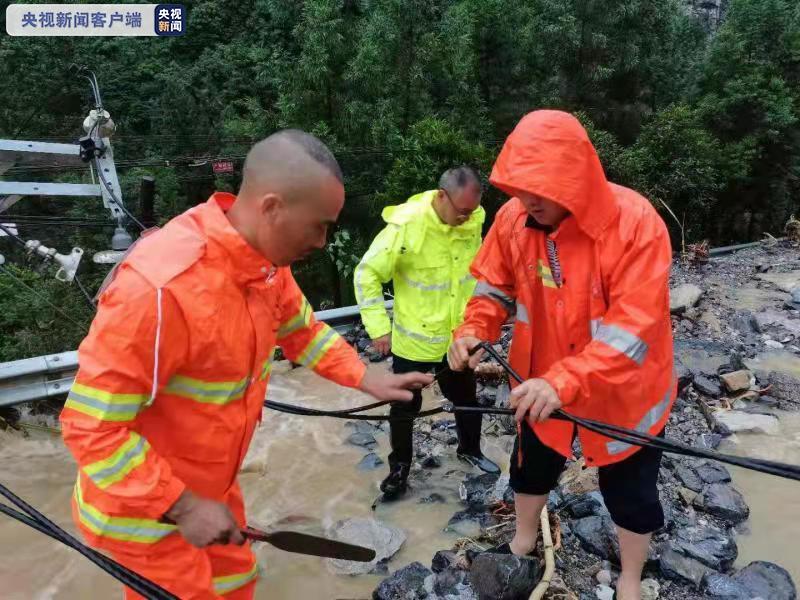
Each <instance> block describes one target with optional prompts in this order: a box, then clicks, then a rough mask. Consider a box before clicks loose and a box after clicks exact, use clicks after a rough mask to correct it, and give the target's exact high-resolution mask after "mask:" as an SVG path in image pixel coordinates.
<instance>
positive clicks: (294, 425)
mask: <svg viewBox="0 0 800 600" xmlns="http://www.w3.org/2000/svg"><path fill="white" fill-rule="evenodd" d="M281 366H282V367H283V369H281ZM286 370H287V369H286V366H285V365H280V366H276V373H275V375H274V376H273V379H272V383H271V385H270V399H274V400H278V401H282V402H290V403H295V404H301V405H304V406H310V407H314V408H332V409H333V408H345V407H348V406H353V405H356V404H363V403H367V402H369V401H370V400H369V398H368V397H366V396H364V395H363V394H361V393H359V392H357V391H354V390H349V389H345V388H341V387H339V386H336V385H335V384H332V383H330V382H327V381H325V380H322V379H321V378H319V377H317V376H316V375H314V374H313V373H310V372H309V371H306V370H305V369H297V370H294V371H291V372H288V373H287V372H286ZM431 402H433V398H432V394H431V393H430V392H427V401H426V405H427V404H430V403H431ZM344 423H345V421H343V420H339V419H327V418H319V417H317V418H312V417H299V416H294V415H286V414H282V413H275V412H271V411H265V412H264V420H263V422H262V424H261V427H260V428H259V430H258V431H257V433H256V436H255V438H254V441H253V444H252V446H251V448H250V452H249V454H248V456H247V458H246V460H245V463H244V465H243V469H242V474H241V477H240V481H241V484H242V487H243V489H244V493H245V497H246V500H247V508H248V515H249V518H250V520H251V522H252V523H254V524H257V525H260V526H264V527H267V528H268V527H273V528H284V529H290V528H291V529H295V530H300V531H307V532H309V533H324V530H325V527H326V526H328V525H330V524H332V523H334V522H336V521H338V520H340V519H346V518H349V517H364V516H370V515H374V516H375V517H377V518H378V519H380V520H382V521H384V522H386V523H388V524H390V525H394V526H396V527H399V528H401V529H402V530H403V531H405V533H406V535H407V536H408V539H407V540H406V542H405V544H404V545H403V547H402V548H401V550H400V552H399V553H398V554H397V555H396V556H395V557H394V558H393V559H392V561H391V563H390V568H391V569H394V568H397V567H399V566H403V565H405V564H407V563H409V562H411V561H414V560H419V561H420V562H422V563H423V564H430V559H431V557H432V556H433V554H434V553H435V552H436V551H437V550H441V549H445V548H450V547H451V546H452V544H453V543H454V541H455V540H456V539H457V536H456V535H455V534H451V533H444V532H443V529H444V528H445V526H446V525H447V522H448V520H449V519H450V517H451V516H452V514H453V512H454V511H455V510H457V506H456V505H457V503H458V482H459V481H461V479H462V478H463V475H462V473H466V472H467V470H466V468H465V467H464V466H463V465H462V464H461V463H459V462H457V461H456V460H455V456H454V449H449V450H447V451H446V452H445V454H444V455H443V456H442V457H441V458H442V463H443V464H442V466H441V467H440V468H438V469H435V470H434V471H433V474H432V476H431V478H430V479H429V482H427V483H426V484H425V486H424V487H423V486H418V489H416V490H414V491H413V492H412V493H411V494H410V497H408V498H407V499H405V500H404V501H402V502H395V503H391V504H381V505H378V507H377V509H376V511H375V512H374V513H373V511H372V510H371V505H372V503H373V502H374V500H375V499H376V497H377V496H378V494H379V491H378V483H379V482H380V480H381V479H382V477H383V476H385V473H386V469H387V467H386V465H383V466H382V467H380V468H379V469H377V470H374V471H359V470H358V469H356V465H357V464H358V462H359V461H360V460H361V458H362V456H363V455H364V453H365V451H364V450H362V449H361V448H356V447H354V446H351V445H349V444H345V443H343V441H344V440H345V439H346V437H347V436H348V435H349V434H350V433H352V429H350V428H349V427H346V426H345V425H344ZM376 438H377V440H378V443H379V447H378V448H377V449H376V450H375V452H377V453H378V454H379V455H380V456H381V457H383V458H384V460H385V458H386V455H387V452H388V450H387V448H388V435H387V434H386V433H378V434H377V435H376ZM494 439H495V438H487V439H486V441H485V442H484V450H485V452H486V454H487V455H489V456H490V457H492V458H493V459H494V460H496V461H498V462H499V463H500V464H502V465H504V467H506V470H507V463H508V459H507V455H506V452H505V450H503V449H501V448H500V447H499V446H498V445H497V444H496V442H494V441H493V440H494ZM451 448H452V447H451ZM0 461H2V465H3V469H2V475H0V481H2V483H3V484H5V485H6V486H8V487H9V488H11V489H12V490H13V491H14V492H16V493H17V494H18V495H20V496H22V497H23V498H25V499H26V500H28V501H29V502H30V503H31V504H33V505H34V506H35V507H37V508H38V509H40V510H41V511H42V512H44V513H45V514H47V515H48V516H50V517H52V518H53V519H54V520H55V521H56V522H58V523H59V524H60V525H62V526H64V527H65V528H66V529H67V530H69V531H70V532H74V527H73V526H72V521H71V518H70V508H69V499H70V494H71V492H72V486H73V484H74V477H75V465H74V462H73V461H72V458H71V456H70V455H69V453H68V452H67V451H66V449H64V447H63V445H62V444H61V440H60V439H59V438H58V437H54V436H48V435H47V434H43V433H35V434H34V435H33V436H31V437H29V438H22V437H21V436H19V435H17V434H9V433H5V432H2V431H0ZM451 471H458V473H451V476H450V477H444V475H445V474H446V473H448V472H451ZM433 492H437V493H439V494H441V495H442V496H443V497H444V498H445V499H446V503H440V504H435V503H434V504H421V503H419V500H420V499H421V498H422V497H423V496H429V495H430V494H431V493H433ZM0 547H1V548H2V549H3V560H2V561H0V589H2V592H0V597H2V598H3V599H4V600H30V599H36V600H45V599H50V598H54V599H55V598H66V599H71V598H80V599H83V598H120V597H121V588H120V586H119V584H117V582H116V581H114V580H113V579H111V578H110V577H109V576H108V575H106V574H105V573H103V572H102V571H100V570H99V569H98V568H97V567H95V566H94V565H93V564H91V563H90V562H89V561H87V560H86V559H84V558H83V557H81V556H80V555H78V554H77V553H75V552H74V551H72V550H70V549H68V548H66V547H64V546H62V545H60V544H58V543H57V542H55V541H53V540H50V539H49V538H47V537H45V536H43V535H41V534H39V533H37V532H35V531H33V530H31V529H29V528H27V527H25V526H23V525H20V524H18V523H16V522H13V521H10V520H9V519H6V518H5V517H2V516H0ZM256 554H257V557H258V562H259V564H260V566H261V567H262V569H263V576H262V578H261V580H260V582H259V584H258V588H257V589H258V592H257V597H259V598H267V597H268V598H270V600H289V599H292V600H296V599H298V598H304V599H305V598H308V599H316V598H320V599H328V598H330V599H348V600H349V599H362V598H370V597H371V595H372V590H373V589H374V588H375V586H376V585H377V584H378V582H379V581H380V580H381V578H382V577H381V576H378V575H362V576H344V575H336V574H333V573H332V572H330V571H329V570H328V567H327V564H326V561H325V560H323V559H320V558H314V557H306V556H300V555H297V554H288V553H285V552H281V551H280V550H277V549H275V548H272V547H270V546H267V545H264V544H259V545H257V546H256Z"/></svg>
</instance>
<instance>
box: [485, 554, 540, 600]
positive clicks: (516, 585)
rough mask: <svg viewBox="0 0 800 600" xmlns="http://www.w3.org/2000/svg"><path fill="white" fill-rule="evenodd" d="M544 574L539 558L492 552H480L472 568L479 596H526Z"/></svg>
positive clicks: (517, 599)
mask: <svg viewBox="0 0 800 600" xmlns="http://www.w3.org/2000/svg"><path fill="white" fill-rule="evenodd" d="M541 576H542V574H541V569H540V567H539V562H538V561H534V560H529V559H527V558H522V557H519V556H514V555H511V554H492V553H489V552H484V553H482V554H479V555H478V556H477V557H476V558H475V560H473V561H472V566H471V567H470V572H469V579H470V582H471V583H472V588H473V589H474V590H475V592H476V593H477V595H478V598H479V599H480V600H527V598H528V597H529V596H530V594H531V592H532V591H533V588H534V587H536V584H537V583H539V580H540V579H541Z"/></svg>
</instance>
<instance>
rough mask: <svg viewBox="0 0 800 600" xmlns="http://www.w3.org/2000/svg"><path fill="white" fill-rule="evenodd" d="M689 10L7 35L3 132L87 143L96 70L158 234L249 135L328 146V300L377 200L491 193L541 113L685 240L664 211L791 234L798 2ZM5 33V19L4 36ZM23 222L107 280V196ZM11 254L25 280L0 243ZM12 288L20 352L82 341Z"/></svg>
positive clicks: (126, 189) (557, 1) (627, 0)
mask: <svg viewBox="0 0 800 600" xmlns="http://www.w3.org/2000/svg"><path fill="white" fill-rule="evenodd" d="M684 5H685V3H684V2H682V1H681V0H661V1H658V2H653V1H652V0H297V1H292V2H286V1H283V0H244V1H239V2H235V1H234V0H199V1H198V2H192V3H190V4H189V5H187V6H188V11H189V17H188V26H187V32H188V33H187V35H186V36H184V37H180V38H174V39H159V38H17V37H11V36H5V37H2V38H0V80H1V81H4V82H9V85H4V86H2V87H0V137H15V138H18V139H52V140H53V141H62V142H63V141H75V140H76V139H77V138H78V137H79V136H80V135H81V134H82V130H81V127H80V125H81V122H82V119H83V117H84V116H85V114H86V111H87V110H88V109H89V108H90V107H91V105H92V98H91V94H90V92H89V87H88V85H87V82H86V80H85V79H83V78H81V77H79V76H78V75H76V73H75V71H74V70H70V65H71V64H72V63H73V62H75V63H80V64H84V65H86V66H87V67H90V68H91V69H92V70H94V71H95V72H96V74H97V76H98V79H99V81H100V84H101V87H102V92H103V100H104V104H105V106H106V108H107V109H108V110H109V111H110V112H111V114H112V116H113V118H114V120H115V121H116V123H117V125H118V130H117V133H116V134H115V136H114V138H113V139H112V142H113V144H114V150H115V156H116V160H117V165H118V171H119V175H120V182H121V186H122V190H123V196H124V198H125V201H126V203H127V204H128V206H129V207H131V209H132V210H133V211H134V212H138V210H139V207H138V202H137V197H138V186H139V181H140V179H141V177H142V176H143V175H152V176H155V178H156V181H157V197H156V210H157V213H158V217H159V222H160V223H164V222H165V221H166V220H168V219H169V218H171V217H172V216H174V215H176V214H178V213H180V212H182V211H184V210H186V209H187V208H189V207H191V206H193V205H195V204H197V203H199V202H202V201H204V200H205V199H206V198H207V197H208V195H209V194H210V193H211V192H212V191H213V190H215V189H218V190H227V191H235V190H236V189H237V186H238V184H239V177H240V176H241V175H240V168H241V164H242V160H243V158H244V156H245V155H246V153H247V151H248V149H249V148H250V146H251V145H252V144H253V142H254V141H256V140H258V139H261V138H263V137H265V136H266V135H269V134H270V133H271V132H273V131H275V130H276V129H279V128H282V127H298V128H302V129H305V130H308V131H312V132H314V133H315V134H317V135H318V136H320V137H321V138H322V139H323V140H325V141H326V143H328V144H329V145H330V146H331V148H332V149H333V150H334V152H335V153H336V155H337V157H338V159H339V161H340V163H341V165H342V168H343V170H344V173H345V179H346V181H345V184H346V191H347V201H346V204H345V209H344V211H343V212H342V215H341V218H340V223H339V226H338V228H337V229H336V231H333V232H332V237H331V245H330V246H329V247H328V249H327V251H323V252H319V253H317V254H316V255H315V256H314V257H312V258H311V259H309V260H306V261H304V262H303V263H302V264H298V265H297V266H296V268H295V272H296V274H297V277H298V279H299V280H300V282H301V285H302V286H303V287H304V289H305V290H306V292H307V295H308V296H309V298H310V300H311V301H312V303H313V304H315V305H316V306H321V305H323V304H325V305H330V304H341V303H349V302H352V297H351V296H350V293H351V292H350V288H351V281H350V280H349V278H350V277H351V276H352V274H351V269H352V263H353V261H354V259H353V257H354V256H355V257H357V256H359V255H360V253H361V252H363V251H364V250H365V249H366V247H367V245H368V244H369V242H370V239H371V236H372V235H374V233H375V232H376V231H377V230H378V229H379V228H380V226H381V221H380V218H379V215H380V211H381V209H382V208H383V207H384V206H385V205H387V204H395V203H398V202H402V201H404V200H405V199H406V198H407V197H409V196H410V195H412V194H414V193H417V192H419V191H422V190H426V189H431V188H433V187H435V186H436V181H437V179H438V177H439V174H440V173H441V172H442V171H443V170H444V169H445V168H447V167H450V166H454V165H457V164H470V165H473V166H475V167H476V168H478V169H479V170H480V172H481V176H482V177H483V178H484V180H486V178H487V177H488V175H489V172H490V170H491V165H492V162H493V159H494V156H496V153H497V150H498V148H499V146H500V144H501V143H502V140H503V139H504V138H505V137H506V136H507V135H508V133H509V132H510V130H511V129H512V128H513V127H514V125H515V124H516V123H517V122H518V121H519V119H520V118H521V117H522V116H523V115H524V114H526V113H527V112H529V111H531V110H535V109H537V108H556V109H563V110H569V111H572V112H575V113H577V114H578V116H579V118H580V119H581V121H582V122H583V123H584V125H585V126H586V127H587V129H588V131H589V134H590V136H591V138H592V140H593V141H594V143H595V145H596V146H597V149H598V152H599V154H600V157H601V160H602V161H603V164H604V167H605V169H606V173H607V175H608V177H609V179H611V180H612V181H615V182H617V183H620V184H623V185H629V186H631V187H634V188H635V189H638V190H640V191H641V192H642V193H644V194H645V195H647V196H648V197H650V198H651V199H652V200H653V202H654V203H655V205H656V206H657V207H658V208H659V210H661V211H662V214H664V216H665V219H666V221H667V223H668V226H669V227H670V229H671V230H672V232H673V234H674V235H675V241H676V242H678V241H679V235H680V233H679V232H680V228H679V227H678V226H677V225H676V224H675V222H674V221H673V219H672V217H671V216H669V213H668V212H666V210H665V209H664V207H663V204H662V202H663V203H665V204H667V205H669V206H670V208H671V209H672V210H673V211H674V212H675V214H676V215H677V217H678V219H679V220H680V221H682V222H683V223H684V229H685V233H686V235H687V237H688V239H689V241H695V240H697V239H701V238H709V239H710V241H711V242H712V243H725V242H729V241H744V240H749V239H754V238H758V237H759V236H760V235H761V232H762V231H770V232H772V233H773V234H776V235H778V234H780V232H781V228H782V224H783V222H784V221H785V220H786V218H787V217H788V215H789V214H791V213H792V212H794V211H796V210H797V208H798V206H797V204H798V198H800V189H798V187H800V184H798V181H800V139H799V138H798V136H799V134H798V129H799V126H798V116H799V115H800V104H799V102H800V8H799V7H798V5H797V3H796V2H794V1H793V0H731V2H730V8H729V12H728V16H727V19H726V21H725V22H724V23H723V24H722V26H721V27H720V28H719V29H718V30H717V31H716V32H713V33H711V34H708V33H707V32H705V31H704V30H703V27H702V26H701V24H700V23H699V22H698V21H696V20H695V19H694V18H693V17H690V16H688V15H687V14H686V13H685V11H684ZM4 19H5V12H4V11H0V27H2V26H4ZM214 158H227V159H231V160H233V161H234V162H235V164H236V166H237V172H236V173H234V174H233V175H217V174H214V173H213V172H212V168H211V161H212V159H214ZM2 176H3V177H4V178H6V179H15V180H38V181H71V182H89V181H91V180H90V176H89V174H88V171H87V170H86V169H81V168H80V167H79V168H71V169H54V168H47V164H45V168H44V169H42V168H39V169H36V170H34V169H28V170H25V169H22V168H19V167H16V168H13V169H11V170H9V171H7V172H6V173H5V175H2ZM484 199H485V204H486V206H487V208H488V212H489V214H490V218H491V215H492V214H493V212H494V210H495V209H496V208H497V207H498V206H499V205H500V203H501V202H502V201H503V200H504V198H503V196H502V194H500V193H498V192H497V191H496V190H492V189H491V188H487V192H486V193H485V195H484ZM10 214H11V216H13V215H38V216H40V217H52V218H59V217H70V218H73V219H80V220H84V221H87V223H85V224H83V225H81V226H77V225H74V226H73V225H70V226H67V225H65V226H63V227H53V226H45V225H41V224H36V225H30V224H26V225H24V226H21V232H22V233H23V234H24V236H25V237H26V238H28V239H30V238H37V239H41V240H42V241H43V242H44V243H46V244H47V245H49V246H54V247H56V248H58V249H59V251H61V252H65V251H67V250H69V249H70V248H71V247H72V246H75V245H78V246H81V247H83V248H84V249H85V250H86V258H85V259H84V263H83V264H82V266H81V270H80V275H81V280H82V281H83V282H84V283H85V284H86V285H87V287H89V288H91V289H90V291H91V292H93V291H94V290H95V289H96V287H97V285H99V282H100V281H101V280H102V278H103V276H104V274H105V272H106V269H107V267H103V266H100V265H95V264H93V263H92V262H91V260H90V259H89V257H90V256H91V255H92V253H94V252H95V251H97V250H102V249H107V248H108V246H109V240H110V237H111V234H112V233H113V231H114V224H113V223H111V222H107V223H103V222H102V220H103V219H107V214H108V213H107V212H106V211H105V210H104V209H103V208H102V206H101V203H100V202H99V201H98V200H96V199H91V198H89V199H87V198H81V199H58V200H52V199H32V198H26V199H25V200H23V201H22V202H20V203H19V204H17V205H16V206H15V207H13V208H12V210H11V211H10ZM129 229H130V231H131V232H134V231H135V230H134V228H129ZM0 253H2V254H4V255H5V256H6V258H7V262H8V264H11V263H12V262H13V263H14V264H15V265H19V264H21V260H22V258H23V257H22V255H21V254H20V253H19V251H18V250H15V249H12V246H11V243H10V242H9V241H8V240H6V239H3V238H0ZM19 274H20V276H21V277H22V278H23V279H24V280H25V281H30V282H32V285H35V287H36V289H37V290H39V291H40V292H41V293H42V294H44V295H46V297H47V298H50V299H52V300H54V303H55V304H56V305H58V306H61V305H62V304H64V305H65V306H67V307H69V306H70V304H69V303H70V302H73V301H74V302H75V303H76V305H75V309H76V310H84V308H82V307H85V301H84V300H83V298H82V297H81V295H79V291H78V290H77V289H76V286H75V285H74V284H73V285H71V286H65V285H64V284H60V283H56V282H55V281H53V280H52V277H51V276H49V275H48V276H47V277H44V275H36V274H33V273H31V272H29V271H27V270H24V269H23V270H22V271H19ZM0 282H1V284H2V285H4V286H5V287H4V288H3V289H4V291H5V292H6V293H5V294H4V295H3V297H0V315H3V317H2V318H0V325H2V328H3V333H4V334H5V335H4V338H5V339H9V340H12V342H8V343H6V345H5V346H3V348H6V350H4V351H5V352H6V354H5V357H6V358H7V357H9V356H12V355H15V354H18V355H25V354H33V353H38V352H40V351H45V350H43V348H47V350H46V351H53V350H58V349H66V348H70V347H75V346H76V344H77V342H78V341H79V339H80V333H78V332H77V330H75V329H69V328H64V327H61V328H60V329H58V331H59V332H60V333H59V335H61V336H62V337H61V338H59V339H58V340H56V338H51V337H49V336H50V332H49V331H48V332H47V334H46V335H43V334H42V330H41V324H42V323H46V324H47V323H55V321H54V320H52V319H49V317H44V318H43V317H41V316H37V317H34V316H33V313H32V311H27V312H26V311H20V310H19V309H18V308H16V307H17V305H18V304H19V303H20V302H22V303H25V302H28V300H25V299H24V298H25V296H24V295H23V292H22V291H21V289H20V290H19V291H18V287H13V288H12V287H10V286H11V285H12V280H11V279H10V278H8V276H6V275H4V274H0ZM13 285H15V286H16V285H17V284H16V283H13ZM11 290H14V291H13V293H12V292H11ZM6 306H10V307H12V308H13V311H12V312H8V311H6V310H5V308H6ZM43 310H44V309H43ZM14 311H16V312H14ZM36 312H37V313H39V314H40V315H41V314H46V313H44V312H43V311H36ZM11 314H13V315H14V317H13V320H12V319H11V317H8V318H6V317H5V315H11ZM26 314H27V315H28V320H26V318H25V315H26ZM42 319H44V320H42ZM48 319H49V320H48ZM7 332H10V333H7ZM53 335H56V334H55V333H53ZM20 340H25V341H20ZM33 340H39V341H41V345H40V346H36V345H35V344H34V343H33ZM48 340H49V341H48ZM16 357H19V356H16Z"/></svg>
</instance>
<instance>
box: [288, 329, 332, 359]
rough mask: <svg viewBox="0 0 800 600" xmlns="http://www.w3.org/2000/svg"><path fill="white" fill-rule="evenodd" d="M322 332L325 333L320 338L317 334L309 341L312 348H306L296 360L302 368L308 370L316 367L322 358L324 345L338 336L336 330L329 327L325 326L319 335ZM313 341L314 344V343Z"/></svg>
mask: <svg viewBox="0 0 800 600" xmlns="http://www.w3.org/2000/svg"><path fill="white" fill-rule="evenodd" d="M323 331H324V332H325V333H324V335H322V336H320V334H319V333H318V334H317V336H316V337H315V338H314V339H313V340H312V341H311V343H312V344H313V346H311V348H306V349H305V350H304V351H303V353H302V354H301V355H300V357H299V358H298V359H297V360H298V362H299V363H300V364H301V365H303V366H304V367H308V368H309V369H310V368H311V367H313V366H314V365H316V364H317V363H318V362H319V361H320V359H321V358H322V354H323V352H324V350H325V345H326V344H327V343H328V342H330V341H331V340H333V339H334V338H336V337H337V336H338V334H337V333H336V330H335V329H332V328H330V327H327V326H326V329H321V330H320V333H321V332H323ZM315 341H316V343H314V342H315Z"/></svg>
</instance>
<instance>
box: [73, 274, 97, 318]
mask: <svg viewBox="0 0 800 600" xmlns="http://www.w3.org/2000/svg"><path fill="white" fill-rule="evenodd" d="M74 279H75V283H77V284H78V288H80V290H81V293H82V294H83V297H84V298H86V301H87V302H88V303H89V306H91V307H92V311H95V310H97V306H95V303H94V300H93V299H92V297H91V296H90V295H89V292H87V291H86V288H85V287H83V284H82V283H81V280H80V279H79V278H78V274H77V273H75V277H74Z"/></svg>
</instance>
